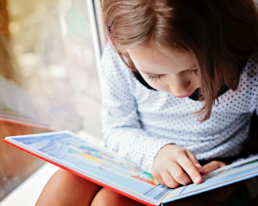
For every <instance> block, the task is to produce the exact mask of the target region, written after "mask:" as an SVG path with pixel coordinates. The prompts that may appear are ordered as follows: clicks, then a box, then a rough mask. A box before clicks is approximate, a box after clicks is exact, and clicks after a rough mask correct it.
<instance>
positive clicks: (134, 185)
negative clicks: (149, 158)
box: [6, 131, 170, 204]
mask: <svg viewBox="0 0 258 206" xmlns="http://www.w3.org/2000/svg"><path fill="white" fill-rule="evenodd" d="M6 139H7V140H8V141H10V142H12V143H15V144H18V145H20V146H22V147H24V148H26V149H28V150H31V151H32V152H35V153H38V154H40V155H41V156H44V157H46V158H48V159H50V160H53V161H55V162H57V163H59V164H62V165H64V166H65V167H68V168H72V169H73V170H75V171H78V172H80V173H81V174H84V175H86V176H88V177H90V178H93V179H95V180H98V181H101V182H103V183H104V184H108V185H111V186H112V187H115V188H117V189H119V190H122V191H124V192H127V193H129V194H133V195H135V196H138V197H141V198H142V199H145V200H147V201H151V202H154V203H156V204H158V203H159V200H160V199H161V198H162V197H163V196H164V195H165V194H166V193H167V192H168V191H169V190H170V189H168V188H166V187H163V186H162V185H159V184H158V182H157V181H156V180H155V179H154V178H153V176H152V175H151V174H149V173H147V172H145V171H142V170H141V168H140V167H139V166H137V165H136V164H134V163H132V162H130V161H128V160H125V159H124V158H121V157H120V156H118V155H117V154H116V153H113V152H111V151H109V150H107V149H105V148H103V147H100V146H98V145H96V144H92V143H89V142H87V141H85V140H82V139H80V138H78V137H77V136H76V135H75V134H73V133H71V132H68V131H65V132H55V133H45V134H37V135H27V136H19V137H8V138H6Z"/></svg>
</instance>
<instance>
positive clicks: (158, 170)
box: [151, 145, 202, 188]
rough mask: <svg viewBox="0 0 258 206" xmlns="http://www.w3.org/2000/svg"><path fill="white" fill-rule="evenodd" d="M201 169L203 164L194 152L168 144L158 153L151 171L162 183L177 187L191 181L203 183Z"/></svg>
mask: <svg viewBox="0 0 258 206" xmlns="http://www.w3.org/2000/svg"><path fill="white" fill-rule="evenodd" d="M184 171H185V172H184ZM201 171H202V166H201V165H200V164H199V162H198V160H197V159H196V157H195V155H194V154H193V153H192V152H190V151H189V150H187V149H185V148H183V147H179V146H176V145H166V146H164V147H163V148H161V149H160V151H159V152H158V154H157V155H156V157H155V159H154V162H153V166H152V171H151V173H152V175H153V177H154V178H155V179H156V180H157V181H158V182H159V183H160V184H162V185H164V186H166V187H170V188H176V187H178V186H179V185H187V184H190V183H191V182H194V183H195V184H199V183H201V182H202V177H201V175H200V172H201ZM188 175H189V176H188Z"/></svg>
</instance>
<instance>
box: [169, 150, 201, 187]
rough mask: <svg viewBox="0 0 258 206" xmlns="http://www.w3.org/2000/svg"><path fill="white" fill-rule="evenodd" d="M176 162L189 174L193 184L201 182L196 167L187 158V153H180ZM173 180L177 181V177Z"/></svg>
mask: <svg viewBox="0 0 258 206" xmlns="http://www.w3.org/2000/svg"><path fill="white" fill-rule="evenodd" d="M177 162H178V164H179V165H180V166H181V167H182V168H183V169H184V170H185V172H186V173H187V174H188V175H189V176H190V178H191V179H192V181H193V182H194V183H195V184H199V183H201V182H202V177H201V175H200V173H199V171H198V169H197V168H196V166H195V164H194V163H193V162H192V161H191V160H190V159H189V157H188V156H187V155H180V157H179V158H178V160H177ZM173 177H174V176H173ZM174 178H175V177H174ZM175 180H176V181H178V180H177V178H175Z"/></svg>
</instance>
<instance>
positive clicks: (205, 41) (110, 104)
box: [37, 0, 258, 206]
mask: <svg viewBox="0 0 258 206" xmlns="http://www.w3.org/2000/svg"><path fill="white" fill-rule="evenodd" d="M103 16H104V29H105V33H106V36H107V39H108V43H107V46H106V48H105V51H104V54H103V59H102V74H101V75H102V79H101V86H102V92H103V131H104V143H105V146H106V147H108V148H110V149H111V150H113V151H115V152H117V153H118V154H120V155H121V156H124V157H126V158H127V159H129V160H131V161H133V162H135V163H137V164H138V165H140V166H141V167H142V169H144V170H146V171H149V172H151V173H152V175H153V176H154V177H155V178H156V179H157V180H158V182H159V183H161V184H162V185H165V186H167V187H170V188H176V187H178V186H180V185H187V184H190V183H192V182H193V183H195V184H199V183H201V181H202V178H201V174H205V173H208V172H210V171H213V170H215V169H217V168H219V167H223V166H225V165H226V164H229V163H231V162H232V161H234V160H236V159H238V158H239V157H241V150H242V144H243V142H244V141H245V140H246V138H247V136H248V131H249V126H250V117H251V115H252V113H253V112H254V111H255V110H257V109H258V101H257V98H258V53H257V52H256V49H257V48H258V36H257V27H258V14H257V11H256V7H255V4H254V3H253V1H252V0H209V1H207V0H126V1H125V0H104V2H103ZM242 187H243V184H242V183H239V184H235V185H230V186H228V187H225V188H222V189H220V190H213V191H211V192H210V193H204V194H202V195H199V196H198V195H197V196H194V197H190V198H186V199H183V200H181V201H177V202H173V203H172V204H171V205H177V204H178V205H184V204H187V205H195V204H196V205H197V204H198V205H199V204H200V203H205V204H209V205H220V204H222V202H223V201H225V200H227V199H228V198H229V197H230V195H231V194H232V193H234V191H238V190H239V189H241V188H242ZM40 205H44V206H45V205H62V206H65V205H83V206H86V205H88V206H89V205H92V206H96V205H97V206H102V205H112V206H114V205H119V206H120V205H123V206H126V205H135V206H136V205H141V204H140V203H137V202H134V201H133V200H130V199H127V198H126V197H123V196H121V195H118V194H116V193H115V192H112V191H110V190H109V189H106V188H101V187H100V186H98V185H95V184H94V183H91V182H88V181H87V180H84V179H81V178H79V177H76V176H74V175H73V174H70V173H68V172H65V171H62V170H60V171H58V172H57V173H56V174H54V175H53V177H52V178H51V179H50V180H49V182H48V183H47V185H46V187H45V188H44V190H43V192H42V194H41V196H40V198H39V200H38V202H37V206H40Z"/></svg>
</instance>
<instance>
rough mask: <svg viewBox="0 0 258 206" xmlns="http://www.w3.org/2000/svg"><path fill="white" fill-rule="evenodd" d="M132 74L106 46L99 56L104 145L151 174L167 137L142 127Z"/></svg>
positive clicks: (167, 141) (168, 141) (167, 140)
mask: <svg viewBox="0 0 258 206" xmlns="http://www.w3.org/2000/svg"><path fill="white" fill-rule="evenodd" d="M133 78H134V76H133V74H132V72H131V71H130V70H129V68H127V66H126V65H125V64H124V62H123V61H122V60H121V59H120V57H119V56H118V54H117V53H116V52H115V51H114V50H113V48H111V46H110V45H109V44H108V45H107V46H106V48H105V51H104V54H103V57H102V67H101V90H102V102H103V110H102V124H103V125H102V126H103V133H104V137H103V138H104V143H105V146H106V147H108V148H110V149H111V150H113V151H115V152H117V153H118V154H120V155H121V156H123V157H125V158H127V159H129V160H131V161H133V162H135V163H136V164H138V165H140V166H141V167H142V169H144V170H146V171H148V172H151V167H152V163H153V159H154V157H155V156H156V154H157V152H158V151H159V150H160V148H161V147H163V146H164V145H166V144H169V143H171V140H169V139H167V138H160V137H159V138H158V137H153V136H150V135H149V134H148V133H147V132H146V131H144V130H143V129H142V128H141V123H140V120H139V115H138V113H137V105H136V100H135V98H134V96H133V95H132V93H133V89H134V85H133Z"/></svg>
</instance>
